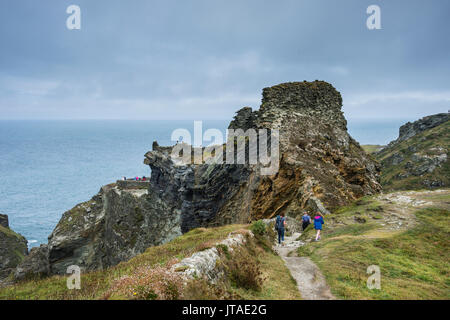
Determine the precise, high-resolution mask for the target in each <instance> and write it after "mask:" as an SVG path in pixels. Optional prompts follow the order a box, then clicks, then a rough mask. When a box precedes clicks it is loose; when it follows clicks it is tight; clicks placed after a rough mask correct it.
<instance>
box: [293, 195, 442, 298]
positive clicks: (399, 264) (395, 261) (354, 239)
mask: <svg viewBox="0 0 450 320" xmlns="http://www.w3.org/2000/svg"><path fill="white" fill-rule="evenodd" d="M421 197H422V199H426V201H430V200H433V205H424V206H419V207H417V208H413V207H411V206H409V205H406V204H404V205H403V206H398V208H395V206H392V204H390V203H389V200H388V201H386V202H382V201H380V200H379V198H370V197H367V198H364V199H362V200H360V201H357V202H356V203H354V204H352V205H350V206H348V207H345V208H341V209H340V210H339V211H338V212H336V213H334V214H332V215H331V216H329V217H328V216H327V217H326V223H327V222H328V225H326V227H325V228H324V233H323V236H322V240H321V241H319V242H311V243H309V244H307V245H305V246H303V247H300V248H299V250H298V254H299V255H300V256H309V257H310V258H311V259H312V260H313V261H314V262H315V263H316V264H317V265H318V266H319V268H320V269H321V270H322V272H323V273H324V275H325V277H326V279H327V282H328V284H329V286H330V287H331V290H332V292H333V294H334V295H335V296H336V297H338V298H341V299H450V281H449V279H450V277H449V276H450V262H449V257H450V252H449V245H450V215H449V214H450V206H449V203H450V202H449V200H450V192H448V191H447V192H445V193H441V194H438V195H432V196H430V195H428V194H426V193H422V194H421ZM395 209H399V210H401V209H405V210H404V212H408V214H411V217H410V220H411V221H410V222H413V220H415V221H414V222H413V223H411V225H410V226H411V227H407V228H403V226H404V224H405V223H406V222H405V220H402V219H399V221H394V222H393V223H392V224H391V227H389V223H388V222H387V219H388V218H389V215H390V214H392V213H394V214H395V213H396V212H395ZM404 217H406V216H404ZM363 219H366V221H365V222H363V221H364V220H363ZM400 221H403V225H402V226H400V227H399V224H398V223H401V222H400ZM312 236H313V230H309V231H308V232H306V233H305V234H303V235H302V238H303V239H311V237H312ZM370 265H377V266H379V267H380V270H381V289H380V290H377V289H373V290H370V289H368V287H367V279H368V277H369V275H368V274H367V267H368V266H370Z"/></svg>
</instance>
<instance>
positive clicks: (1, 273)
mask: <svg viewBox="0 0 450 320" xmlns="http://www.w3.org/2000/svg"><path fill="white" fill-rule="evenodd" d="M27 253H28V247H27V240H26V239H25V238H24V237H23V236H21V235H20V234H18V233H15V232H14V231H12V230H11V229H10V228H9V223H8V216H7V215H4V214H0V280H2V279H4V278H6V277H8V276H9V274H10V273H11V272H12V271H13V270H14V268H15V267H16V266H17V265H18V264H19V263H20V262H22V260H23V259H24V257H25V256H26V255H27Z"/></svg>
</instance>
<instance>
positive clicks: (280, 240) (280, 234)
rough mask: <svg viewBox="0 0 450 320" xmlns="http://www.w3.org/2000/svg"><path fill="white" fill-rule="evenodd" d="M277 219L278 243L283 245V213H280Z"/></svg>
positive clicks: (284, 222)
mask: <svg viewBox="0 0 450 320" xmlns="http://www.w3.org/2000/svg"><path fill="white" fill-rule="evenodd" d="M277 218H278V217H277ZM277 220H278V221H277V231H278V245H284V243H283V242H284V230H285V228H286V218H285V217H284V214H283V213H282V214H281V216H280V219H277Z"/></svg>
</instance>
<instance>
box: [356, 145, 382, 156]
mask: <svg viewBox="0 0 450 320" xmlns="http://www.w3.org/2000/svg"><path fill="white" fill-rule="evenodd" d="M384 147H385V146H382V145H378V144H366V145H361V148H363V150H364V151H365V152H366V153H368V154H372V153H375V152H378V151H380V150H381V149H383V148H384Z"/></svg>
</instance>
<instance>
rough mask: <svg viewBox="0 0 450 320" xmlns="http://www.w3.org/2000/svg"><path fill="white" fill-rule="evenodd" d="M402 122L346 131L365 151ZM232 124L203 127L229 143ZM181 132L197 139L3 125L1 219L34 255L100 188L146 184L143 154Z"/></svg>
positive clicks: (151, 130)
mask: <svg viewBox="0 0 450 320" xmlns="http://www.w3.org/2000/svg"><path fill="white" fill-rule="evenodd" d="M405 122H407V121H406V120H401V119H396V120H367V119H364V120H361V119H355V120H348V129H349V133H350V134H351V135H352V136H353V138H355V139H356V140H357V141H359V142H360V143H361V144H380V145H385V144H387V143H388V142H390V141H391V140H394V139H396V138H397V137H398V128H399V126H400V125H402V124H404V123H405ZM228 124H229V120H223V121H222V120H209V121H203V122H202V129H203V132H204V131H205V130H207V129H219V130H220V131H221V132H223V135H224V136H225V132H226V128H227V126H228ZM180 128H181V129H187V130H188V131H189V132H191V133H192V136H193V135H194V122H193V121H188V120H179V121H169V120H167V121H156V120H152V121H144V120H142V121H122V120H120V121H119V120H117V121H114V120H105V121H100V120H77V121H62V120H61V121H56V120H54V121H47V120H39V121H37V120H36V121H22V120H12V121H9V120H0V179H1V180H0V213H3V214H7V215H8V216H9V223H10V227H11V229H13V230H14V231H16V232H18V233H20V234H22V235H23V236H25V237H26V238H27V239H28V245H29V247H30V248H31V247H34V246H39V245H40V244H42V243H47V237H48V236H49V235H50V233H51V232H52V231H53V229H54V228H55V226H56V224H57V223H58V221H59V219H60V218H61V215H62V214H63V213H64V212H65V211H67V210H70V209H71V208H72V207H74V206H75V205H76V204H78V203H80V202H84V201H87V200H89V199H90V198H91V197H92V196H93V195H95V194H96V193H97V192H98V191H99V190H100V187H101V186H103V185H106V184H109V183H111V182H115V181H116V180H118V179H120V178H122V177H124V176H125V177H135V176H140V177H142V176H149V175H150V168H149V167H148V166H146V165H144V163H143V160H144V154H145V153H146V152H147V151H150V150H151V148H152V143H153V141H158V143H159V145H172V144H174V143H175V141H172V140H171V135H172V132H173V131H174V130H175V129H180ZM192 138H193V137H192Z"/></svg>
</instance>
